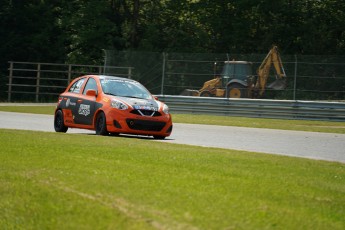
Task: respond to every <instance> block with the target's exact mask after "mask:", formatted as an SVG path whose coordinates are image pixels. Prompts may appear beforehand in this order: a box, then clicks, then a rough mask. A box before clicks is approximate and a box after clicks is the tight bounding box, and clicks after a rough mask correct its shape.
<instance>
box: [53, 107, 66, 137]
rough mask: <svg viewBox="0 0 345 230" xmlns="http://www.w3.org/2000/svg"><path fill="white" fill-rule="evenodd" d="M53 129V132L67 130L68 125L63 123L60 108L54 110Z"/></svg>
mask: <svg viewBox="0 0 345 230" xmlns="http://www.w3.org/2000/svg"><path fill="white" fill-rule="evenodd" d="M54 129H55V132H59V133H65V132H67V130H68V127H67V126H65V124H64V117H63V112H62V110H57V111H56V112H55V116H54Z"/></svg>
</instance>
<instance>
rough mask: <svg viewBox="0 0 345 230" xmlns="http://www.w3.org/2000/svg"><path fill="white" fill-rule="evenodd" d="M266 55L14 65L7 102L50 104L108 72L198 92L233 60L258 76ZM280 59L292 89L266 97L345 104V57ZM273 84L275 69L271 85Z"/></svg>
mask: <svg viewBox="0 0 345 230" xmlns="http://www.w3.org/2000/svg"><path fill="white" fill-rule="evenodd" d="M265 56H266V54H249V55H233V54H206V53H158V52H137V51H114V50H106V52H105V59H104V65H100V66H93V65H74V64H54V63H30V62H9V65H10V66H9V76H8V83H7V84H6V85H7V91H6V93H8V101H36V102H38V101H40V102H49V101H54V100H56V95H58V94H59V93H61V92H62V91H63V90H64V88H65V87H66V86H67V84H68V83H69V82H70V81H71V79H73V78H75V77H77V76H80V75H83V74H107V75H115V76H119V77H128V78H132V79H134V80H137V81H139V82H141V83H142V84H143V85H145V86H146V87H147V88H148V89H149V90H150V92H151V93H153V94H156V95H158V94H160V95H181V93H182V92H183V91H184V90H185V89H190V90H199V89H200V88H202V86H203V84H204V83H205V82H206V81H209V80H211V79H214V78H215V76H219V74H220V73H221V71H222V69H223V67H224V62H225V61H228V60H237V61H247V62H250V63H252V72H253V75H255V74H256V70H257V69H258V68H259V66H260V64H261V63H262V62H263V60H264V58H265ZM281 59H282V63H283V66H284V70H285V73H286V76H287V87H286V88H285V89H282V90H271V89H266V91H265V94H264V96H263V98H267V99H281V100H314V101H315V100H328V101H341V100H345V56H306V55H292V56H291V55H281ZM273 80H275V76H274V71H273V68H271V71H270V77H269V81H273ZM269 83H270V82H268V84H267V85H269Z"/></svg>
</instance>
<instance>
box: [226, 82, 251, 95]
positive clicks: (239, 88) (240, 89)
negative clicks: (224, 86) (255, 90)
mask: <svg viewBox="0 0 345 230" xmlns="http://www.w3.org/2000/svg"><path fill="white" fill-rule="evenodd" d="M228 97H230V98H247V97H248V90H247V87H246V86H244V85H242V84H239V83H233V84H230V86H229V88H228Z"/></svg>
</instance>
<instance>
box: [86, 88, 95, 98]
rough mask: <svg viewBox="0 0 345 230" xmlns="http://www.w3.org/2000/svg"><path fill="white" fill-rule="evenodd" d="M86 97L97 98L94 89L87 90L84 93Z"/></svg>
mask: <svg viewBox="0 0 345 230" xmlns="http://www.w3.org/2000/svg"><path fill="white" fill-rule="evenodd" d="M86 96H91V97H96V96H97V91H96V90H94V89H89V90H87V91H86Z"/></svg>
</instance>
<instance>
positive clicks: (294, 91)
mask: <svg viewBox="0 0 345 230" xmlns="http://www.w3.org/2000/svg"><path fill="white" fill-rule="evenodd" d="M296 81H297V55H296V54H295V76H294V81H293V100H294V101H295V100H296V85H297V82H296Z"/></svg>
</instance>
